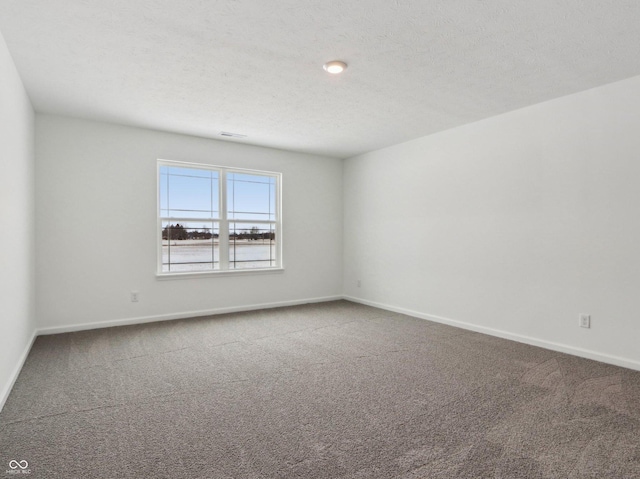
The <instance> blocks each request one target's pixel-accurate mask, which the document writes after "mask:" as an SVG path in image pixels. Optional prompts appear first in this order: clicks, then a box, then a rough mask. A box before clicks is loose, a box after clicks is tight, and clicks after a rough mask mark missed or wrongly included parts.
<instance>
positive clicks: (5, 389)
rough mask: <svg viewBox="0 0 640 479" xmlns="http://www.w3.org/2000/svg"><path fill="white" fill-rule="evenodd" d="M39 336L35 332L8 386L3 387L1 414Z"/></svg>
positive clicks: (0, 393)
mask: <svg viewBox="0 0 640 479" xmlns="http://www.w3.org/2000/svg"><path fill="white" fill-rule="evenodd" d="M37 336H38V331H34V332H33V334H32V335H31V339H30V340H29V342H28V343H27V345H26V346H25V348H24V351H22V354H21V355H20V359H19V360H18V363H17V364H16V366H15V367H14V368H13V372H12V373H11V376H10V377H9V381H8V382H7V384H5V385H4V386H3V388H2V391H0V412H2V409H3V408H4V404H5V403H6V402H7V398H8V397H9V394H10V393H11V390H12V389H13V385H14V384H15V383H16V380H17V379H18V376H19V375H20V371H22V366H24V362H25V361H26V360H27V356H29V351H31V346H33V342H34V341H35V340H36V337H37Z"/></svg>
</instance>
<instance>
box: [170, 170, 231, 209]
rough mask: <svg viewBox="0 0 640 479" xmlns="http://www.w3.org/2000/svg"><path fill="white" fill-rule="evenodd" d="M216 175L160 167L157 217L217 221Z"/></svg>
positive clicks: (214, 172)
mask: <svg viewBox="0 0 640 479" xmlns="http://www.w3.org/2000/svg"><path fill="white" fill-rule="evenodd" d="M218 178H219V172H218V171H213V170H198V169H195V168H179V167H173V166H162V167H161V168H160V216H162V217H174V218H194V219H195V218H203V219H209V218H218V217H219V215H220V208H219V194H218V192H219V186H218Z"/></svg>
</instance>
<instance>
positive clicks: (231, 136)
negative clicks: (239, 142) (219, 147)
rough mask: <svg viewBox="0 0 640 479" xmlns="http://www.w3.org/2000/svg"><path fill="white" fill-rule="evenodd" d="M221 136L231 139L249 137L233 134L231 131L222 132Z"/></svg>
mask: <svg viewBox="0 0 640 479" xmlns="http://www.w3.org/2000/svg"><path fill="white" fill-rule="evenodd" d="M220 136H226V137H229V138H246V137H247V135H241V134H240V133H231V132H229V131H221V132H220Z"/></svg>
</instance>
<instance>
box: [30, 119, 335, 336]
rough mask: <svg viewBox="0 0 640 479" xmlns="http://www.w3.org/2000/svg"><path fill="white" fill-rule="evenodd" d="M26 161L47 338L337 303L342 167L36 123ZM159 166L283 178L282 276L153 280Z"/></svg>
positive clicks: (267, 152)
mask: <svg viewBox="0 0 640 479" xmlns="http://www.w3.org/2000/svg"><path fill="white" fill-rule="evenodd" d="M36 156H37V163H36V186H37V198H36V201H37V205H38V209H37V246H36V248H37V255H38V265H37V280H38V284H37V286H38V297H37V314H38V319H39V325H40V327H41V328H43V329H45V330H48V331H49V332H51V330H52V329H51V328H54V329H53V330H56V329H55V328H59V327H62V328H63V329H69V327H73V326H76V327H77V326H78V325H84V326H82V327H91V326H96V325H98V324H100V323H102V322H105V321H113V320H132V319H134V318H144V317H159V318H160V317H176V316H180V315H190V314H192V313H194V312H195V313H198V312H203V311H210V310H220V309H225V308H243V307H251V306H253V305H260V304H265V303H280V302H298V301H305V300H308V299H314V298H324V297H335V296H339V295H341V293H342V162H341V160H336V159H331V158H324V157H318V156H311V155H305V154H299V153H292V152H286V151H281V150H275V149H269V148H261V147H253V146H247V145H242V144H237V143H233V142H225V141H216V140H208V139H203V138H196V137H189V136H183V135H177V134H171V133H163V132H158V131H151V130H144V129H139V128H131V127H124V126H117V125H112V124H107V123H98V122H90V121H84V120H78V119H71V118H65V117H58V116H50V115H40V114H38V115H37V117H36ZM158 158H163V159H167V160H180V161H190V162H197V163H209V164H214V165H225V166H235V167H242V168H255V169H261V170H270V171H279V172H282V173H283V241H284V255H283V257H284V265H285V271H284V273H273V274H260V275H242V276H233V277H231V276H220V277H214V278H196V279H180V280H157V279H156V277H155V273H156V160H157V159H158ZM132 290H135V291H139V292H140V302H138V303H132V302H131V301H130V291H132Z"/></svg>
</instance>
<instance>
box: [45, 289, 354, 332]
mask: <svg viewBox="0 0 640 479" xmlns="http://www.w3.org/2000/svg"><path fill="white" fill-rule="evenodd" d="M340 299H343V297H342V295H336V296H323V297H319V298H307V299H295V300H291V301H278V302H274V303H260V304H250V305H246V306H231V307H226V308H215V309H206V310H199V311H186V312H182V313H168V314H158V315H152V316H139V317H135V318H124V319H112V320H108V321H100V322H96V323H81V324H69V325H64V326H54V327H51V328H41V329H39V330H38V331H37V334H38V335H47V334H60V333H70V332H74V331H85V330H88V329H100V328H110V327H112V326H127V325H131V324H142V323H153V322H156V321H169V320H172V319H184V318H195V317H198V316H212V315H216V314H225V313H237V312H241V311H253V310H256V309H269V308H280V307H283V306H297V305H300V304H309V303H323V302H326V301H337V300H340Z"/></svg>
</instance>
